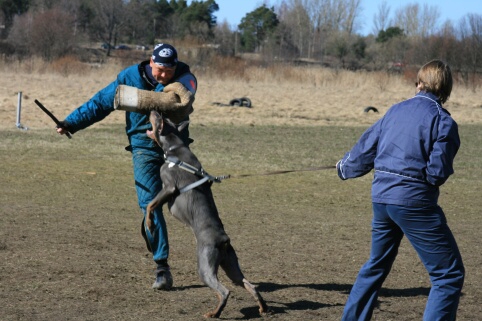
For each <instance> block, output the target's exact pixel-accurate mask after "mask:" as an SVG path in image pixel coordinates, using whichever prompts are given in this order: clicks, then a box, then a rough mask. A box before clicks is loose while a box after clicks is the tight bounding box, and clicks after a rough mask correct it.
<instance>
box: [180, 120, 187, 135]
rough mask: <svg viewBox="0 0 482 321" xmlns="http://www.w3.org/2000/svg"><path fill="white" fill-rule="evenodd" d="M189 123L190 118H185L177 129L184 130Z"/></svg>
mask: <svg viewBox="0 0 482 321" xmlns="http://www.w3.org/2000/svg"><path fill="white" fill-rule="evenodd" d="M187 125H189V120H185V121H183V122H180V123H179V125H178V126H177V130H178V131H179V132H182V131H183V129H184V128H186V127H187Z"/></svg>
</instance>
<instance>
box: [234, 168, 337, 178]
mask: <svg viewBox="0 0 482 321" xmlns="http://www.w3.org/2000/svg"><path fill="white" fill-rule="evenodd" d="M334 168H336V166H335V165H333V166H320V167H310V168H303V169H290V170H283V171H274V172H266V173H260V174H241V175H228V176H227V177H226V178H243V177H251V176H268V175H278V174H286V173H294V172H311V171H320V170H326V169H334Z"/></svg>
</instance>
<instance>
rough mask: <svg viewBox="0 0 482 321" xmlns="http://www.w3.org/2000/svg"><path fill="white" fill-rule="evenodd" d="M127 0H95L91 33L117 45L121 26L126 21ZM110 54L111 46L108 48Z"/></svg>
mask: <svg viewBox="0 0 482 321" xmlns="http://www.w3.org/2000/svg"><path fill="white" fill-rule="evenodd" d="M125 5H126V2H125V1H124V0H93V1H92V8H93V10H94V12H95V18H94V20H93V21H92V24H91V28H90V29H91V34H93V35H94V37H95V38H96V39H97V40H99V41H102V42H105V43H107V44H109V45H115V44H116V43H117V39H118V37H119V34H120V31H121V28H122V27H123V25H124V24H125V23H126V11H125ZM107 55H110V46H109V47H108V49H107Z"/></svg>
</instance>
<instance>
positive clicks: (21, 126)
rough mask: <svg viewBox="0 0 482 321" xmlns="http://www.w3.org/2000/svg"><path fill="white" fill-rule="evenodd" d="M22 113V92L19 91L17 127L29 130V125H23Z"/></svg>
mask: <svg viewBox="0 0 482 321" xmlns="http://www.w3.org/2000/svg"><path fill="white" fill-rule="evenodd" d="M21 114H22V92H21V91H19V92H18V101H17V128H18V129H22V130H28V128H27V127H25V126H23V125H22V123H20V116H21Z"/></svg>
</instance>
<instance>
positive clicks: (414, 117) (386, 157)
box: [336, 60, 465, 321]
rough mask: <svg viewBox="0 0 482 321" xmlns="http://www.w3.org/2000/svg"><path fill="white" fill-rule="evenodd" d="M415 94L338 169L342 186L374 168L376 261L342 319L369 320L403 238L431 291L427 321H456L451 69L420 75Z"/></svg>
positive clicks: (459, 270) (458, 275) (429, 67)
mask: <svg viewBox="0 0 482 321" xmlns="http://www.w3.org/2000/svg"><path fill="white" fill-rule="evenodd" d="M416 88H417V93H416V95H415V96H414V97H413V98H410V99H408V100H405V101H402V102H400V103H398V104H395V105H394V106H392V107H391V108H390V109H389V110H388V111H387V113H386V115H385V116H384V117H383V118H381V119H380V120H379V121H377V122H376V123H375V124H374V125H373V126H371V127H370V128H369V129H368V130H366V131H365V133H363V134H362V136H361V137H360V139H359V140H358V142H357V143H356V144H355V146H354V147H353V148H352V149H351V150H350V151H349V152H348V153H346V154H345V155H344V157H343V158H342V159H341V160H340V161H339V162H338V163H337V164H336V168H337V171H338V176H339V177H340V178H341V179H342V180H346V179H349V178H355V177H360V176H363V175H365V174H367V173H368V172H370V171H371V170H372V169H374V178H373V183H372V207H373V220H372V232H371V233H372V241H371V251H370V258H369V259H368V261H367V262H366V263H365V264H364V265H363V266H362V267H361V269H360V271H359V273H358V276H357V278H356V281H355V283H354V285H353V288H352V289H351V292H350V295H349V297H348V300H347V302H346V305H345V308H344V311H343V316H342V320H346V321H353V320H370V318H371V316H372V313H373V309H374V307H375V304H376V301H377V297H378V293H379V290H380V288H381V286H382V284H383V282H384V281H385V278H386V277H387V275H388V273H389V272H390V269H391V267H392V264H393V262H394V261H395V258H396V256H397V252H398V248H399V246H400V242H401V240H402V237H403V236H404V235H406V237H407V239H408V241H409V242H410V243H411V244H412V246H413V247H414V248H415V250H416V252H417V253H418V256H419V257H420V259H421V261H422V263H423V264H424V266H425V268H426V269H427V272H428V274H429V277H430V281H431V284H432V287H431V290H430V294H429V297H428V301H427V304H426V308H425V312H424V317H423V320H426V321H436V320H444V321H448V320H455V318H456V313H457V307H458V304H459V298H460V295H461V291H462V286H463V283H464V276H465V269H464V265H463V262H462V257H461V255H460V252H459V249H458V246H457V243H456V241H455V238H454V236H453V235H452V232H451V231H450V229H449V227H448V225H447V220H446V218H445V214H444V212H443V211H442V208H441V207H440V206H439V205H438V197H439V187H440V186H441V185H442V184H444V183H445V181H446V180H447V179H448V178H449V176H450V175H452V174H453V173H454V169H453V161H454V157H455V155H456V154H457V151H458V149H459V147H460V139H459V134H458V128H457V124H456V123H455V121H454V120H453V119H452V117H451V116H450V114H449V112H448V111H447V110H445V109H444V108H443V107H442V104H443V103H445V102H446V101H447V99H448V98H449V96H450V93H451V91H452V75H451V71H450V67H449V66H448V65H447V64H445V63H444V62H442V61H440V60H432V61H430V62H428V63H426V64H425V65H424V66H423V67H422V68H421V69H420V70H419V71H418V74H417V83H416Z"/></svg>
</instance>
